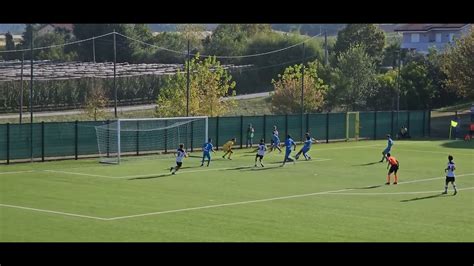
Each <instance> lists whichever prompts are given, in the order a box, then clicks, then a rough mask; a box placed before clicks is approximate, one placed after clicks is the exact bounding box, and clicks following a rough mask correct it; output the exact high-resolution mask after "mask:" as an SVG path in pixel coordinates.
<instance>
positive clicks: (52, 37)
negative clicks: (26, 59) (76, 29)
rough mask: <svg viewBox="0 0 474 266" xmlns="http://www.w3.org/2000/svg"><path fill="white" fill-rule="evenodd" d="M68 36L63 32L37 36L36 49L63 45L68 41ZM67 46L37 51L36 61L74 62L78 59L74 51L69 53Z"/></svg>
mask: <svg viewBox="0 0 474 266" xmlns="http://www.w3.org/2000/svg"><path fill="white" fill-rule="evenodd" d="M67 38H68V37H67V34H65V33H61V32H52V33H46V34H44V35H42V36H35V38H34V40H35V41H34V45H35V47H47V46H51V45H61V44H64V43H65V42H66V40H67ZM66 47H67V46H57V47H52V48H48V49H42V50H37V51H35V52H34V54H35V59H36V60H53V61H57V60H62V61H72V60H74V59H75V58H76V57H77V54H76V53H75V52H73V51H70V52H67V51H66Z"/></svg>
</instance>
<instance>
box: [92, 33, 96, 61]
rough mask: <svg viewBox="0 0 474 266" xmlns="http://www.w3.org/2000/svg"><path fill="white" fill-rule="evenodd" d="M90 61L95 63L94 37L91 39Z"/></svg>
mask: <svg viewBox="0 0 474 266" xmlns="http://www.w3.org/2000/svg"><path fill="white" fill-rule="evenodd" d="M92 59H93V61H94V63H95V36H93V37H92Z"/></svg>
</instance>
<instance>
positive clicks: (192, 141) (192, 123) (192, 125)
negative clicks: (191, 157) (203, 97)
mask: <svg viewBox="0 0 474 266" xmlns="http://www.w3.org/2000/svg"><path fill="white" fill-rule="evenodd" d="M193 129H194V121H191V152H193V146H194V134H193V133H194V130H193Z"/></svg>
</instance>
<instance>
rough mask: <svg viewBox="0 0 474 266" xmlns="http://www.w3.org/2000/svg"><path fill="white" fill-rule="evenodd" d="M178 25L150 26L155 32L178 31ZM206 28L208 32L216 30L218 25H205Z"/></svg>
mask: <svg viewBox="0 0 474 266" xmlns="http://www.w3.org/2000/svg"><path fill="white" fill-rule="evenodd" d="M176 25H178V24H148V27H149V28H150V30H152V31H155V32H163V31H176ZM203 25H204V26H205V27H206V30H211V31H212V30H214V29H215V28H216V27H217V25H218V24H203Z"/></svg>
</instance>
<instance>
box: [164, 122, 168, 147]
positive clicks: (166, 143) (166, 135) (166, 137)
mask: <svg viewBox="0 0 474 266" xmlns="http://www.w3.org/2000/svg"><path fill="white" fill-rule="evenodd" d="M167 126H168V120H165V153H167V152H168V129H167V128H166V127H167Z"/></svg>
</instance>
